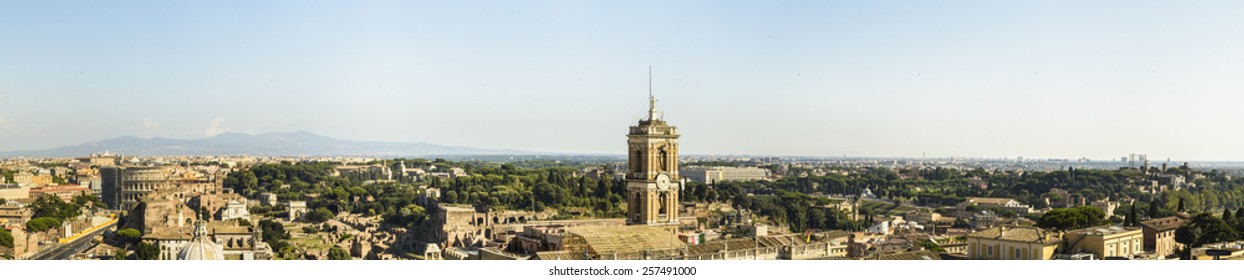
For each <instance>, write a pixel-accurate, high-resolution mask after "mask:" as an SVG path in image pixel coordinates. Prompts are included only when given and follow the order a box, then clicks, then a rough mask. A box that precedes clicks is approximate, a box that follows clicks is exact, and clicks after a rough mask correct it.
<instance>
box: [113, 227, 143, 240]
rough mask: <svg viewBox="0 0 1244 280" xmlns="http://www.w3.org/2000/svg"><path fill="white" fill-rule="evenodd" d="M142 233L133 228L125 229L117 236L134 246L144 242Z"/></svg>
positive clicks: (119, 231)
mask: <svg viewBox="0 0 1244 280" xmlns="http://www.w3.org/2000/svg"><path fill="white" fill-rule="evenodd" d="M142 235H143V234H142V232H139V231H138V230H137V229H133V228H123V229H121V230H118V231H117V236H118V237H121V240H123V241H124V242H125V243H126V244H134V243H138V242H139V241H142Z"/></svg>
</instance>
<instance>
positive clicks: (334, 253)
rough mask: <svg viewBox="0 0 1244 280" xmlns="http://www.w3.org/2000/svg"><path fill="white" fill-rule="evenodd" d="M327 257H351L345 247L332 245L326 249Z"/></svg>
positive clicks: (334, 258)
mask: <svg viewBox="0 0 1244 280" xmlns="http://www.w3.org/2000/svg"><path fill="white" fill-rule="evenodd" d="M328 259H329V260H350V259H351V258H350V253H349V252H346V249H342V248H341V247H337V246H333V248H332V249H328Z"/></svg>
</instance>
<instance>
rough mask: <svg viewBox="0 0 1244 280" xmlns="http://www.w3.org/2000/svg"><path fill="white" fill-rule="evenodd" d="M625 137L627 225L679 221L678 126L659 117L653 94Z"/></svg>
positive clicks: (680, 179) (670, 223) (681, 186)
mask: <svg viewBox="0 0 1244 280" xmlns="http://www.w3.org/2000/svg"><path fill="white" fill-rule="evenodd" d="M626 137H627V141H626V143H627V161H628V163H629V164H628V166H627V172H626V190H627V198H626V201H627V204H626V205H627V209H626V223H627V224H630V225H672V224H677V223H678V192H679V191H680V190H682V188H683V182H682V177H679V176H678V128H677V127H673V126H670V125H669V124H667V123H665V121H664V120H661V119H660V117H659V114H658V113H657V109H656V98H654V97H652V95H651V93H649V96H648V119H646V120H640V121H639V124H638V125H635V126H631V130H630V133H629V134H627V135H626Z"/></svg>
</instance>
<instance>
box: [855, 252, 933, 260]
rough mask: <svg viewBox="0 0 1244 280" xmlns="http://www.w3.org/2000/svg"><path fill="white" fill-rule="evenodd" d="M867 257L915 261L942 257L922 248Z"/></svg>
mask: <svg viewBox="0 0 1244 280" xmlns="http://www.w3.org/2000/svg"><path fill="white" fill-rule="evenodd" d="M868 259H870V260H916V261H919V260H941V259H942V257H941V256H939V255H938V254H937V253H934V252H932V251H925V250H922V251H914V252H902V253H893V254H883V255H877V256H876V257H871V258H868Z"/></svg>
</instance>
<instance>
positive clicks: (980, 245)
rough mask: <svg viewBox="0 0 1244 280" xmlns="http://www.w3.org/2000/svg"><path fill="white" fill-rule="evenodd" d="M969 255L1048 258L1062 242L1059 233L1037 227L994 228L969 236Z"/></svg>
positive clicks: (1014, 258) (1017, 258)
mask: <svg viewBox="0 0 1244 280" xmlns="http://www.w3.org/2000/svg"><path fill="white" fill-rule="evenodd" d="M967 239H968V247H967V255H968V258H972V259H986V260H1048V259H1052V258H1053V257H1054V253H1055V251H1057V250H1058V247H1059V246H1060V244H1061V243H1062V239H1060V238H1059V236H1058V234H1057V233H1055V232H1051V231H1048V230H1044V229H1040V228H1035V227H992V228H988V229H985V230H981V231H978V232H975V233H972V234H969V235H967Z"/></svg>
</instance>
